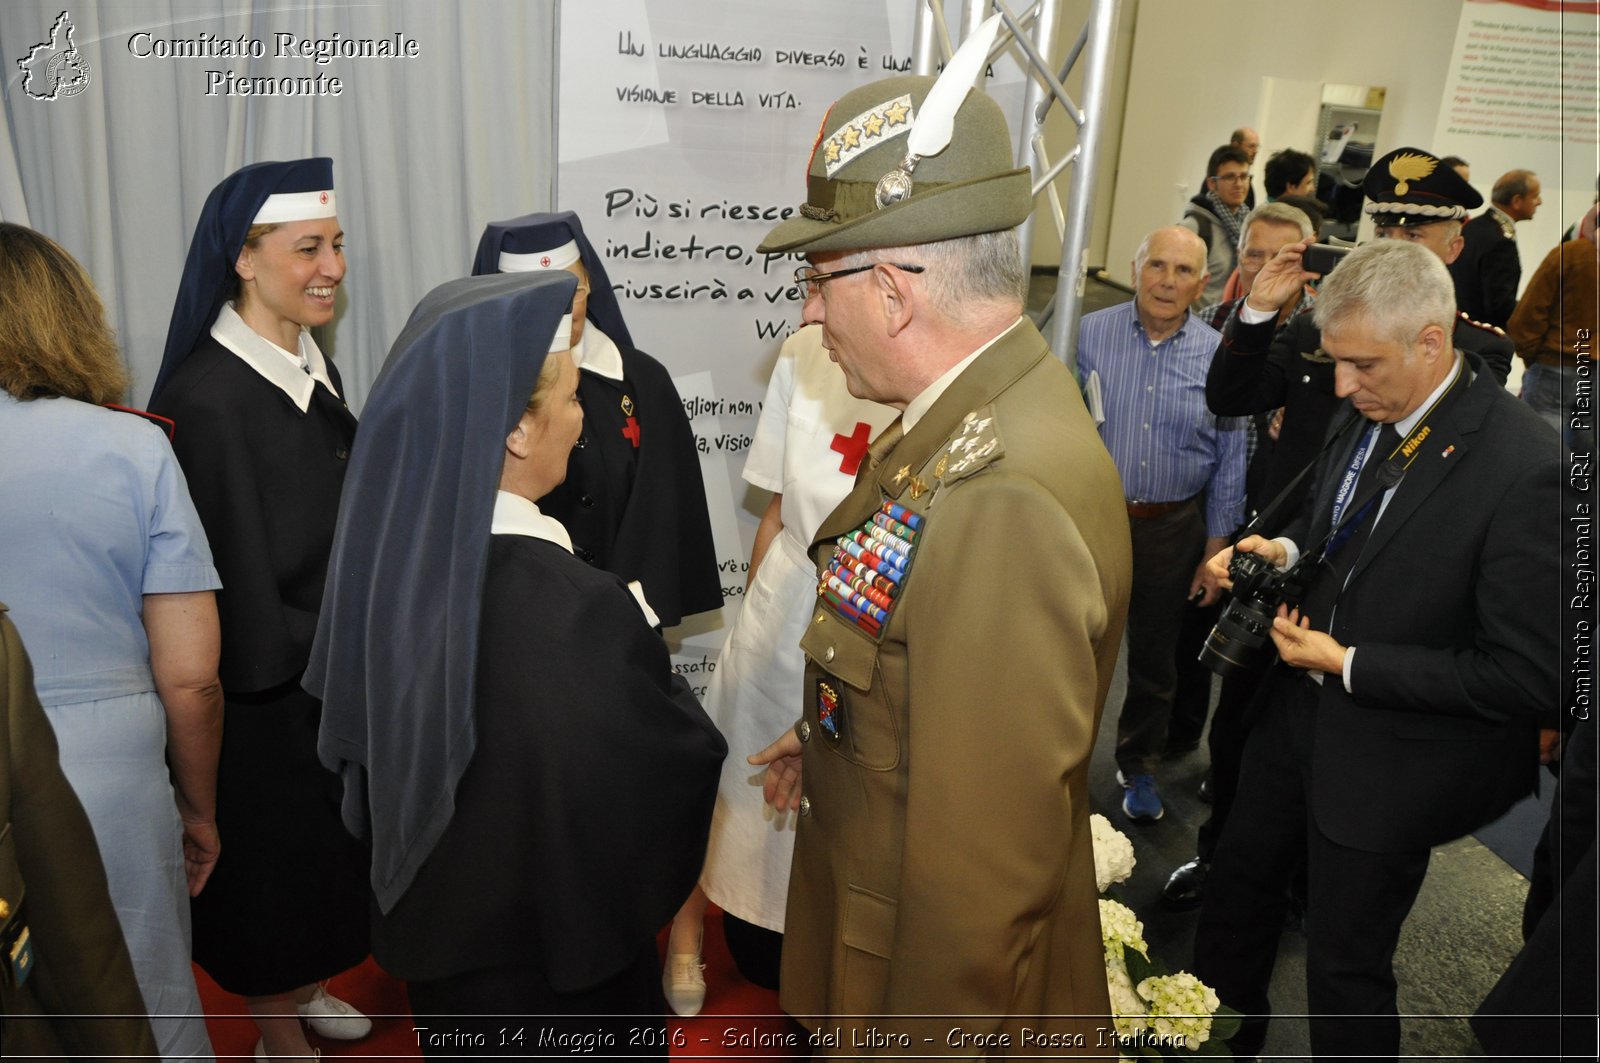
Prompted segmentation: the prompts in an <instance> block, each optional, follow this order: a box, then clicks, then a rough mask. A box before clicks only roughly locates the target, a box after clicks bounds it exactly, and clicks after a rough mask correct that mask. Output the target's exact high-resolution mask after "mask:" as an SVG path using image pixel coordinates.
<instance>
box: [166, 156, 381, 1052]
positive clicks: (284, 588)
mask: <svg viewBox="0 0 1600 1063" xmlns="http://www.w3.org/2000/svg"><path fill="white" fill-rule="evenodd" d="M335 208H336V204H335V200H334V191H333V161H332V160H331V159H327V158H314V159H299V160H295V161H291V162H260V163H255V164H253V165H250V166H246V167H244V168H243V169H241V170H238V171H236V172H235V173H233V174H231V175H229V176H228V177H227V178H225V179H224V180H223V181H222V183H221V184H219V185H217V187H216V188H214V189H213V190H212V191H211V194H210V196H208V197H207V199H206V202H205V207H204V208H203V209H202V211H201V214H200V219H199V221H198V222H197V223H196V225H195V231H194V238H193V240H192V241H191V243H190V245H189V254H188V258H187V260H186V262H185V263H184V270H183V279H182V281H181V283H180V284H179V287H178V296H177V300H176V302H175V305H174V306H173V311H172V321H171V324H170V326H169V327H168V331H167V344H166V350H165V353H164V355H163V357H162V362H161V370H160V373H159V374H158V375H157V377H156V383H155V389H154V391H153V392H152V393H151V397H150V409H151V410H152V411H154V412H156V413H159V414H161V415H162V416H164V417H167V418H170V419H171V421H172V422H173V430H172V449H173V451H174V452H175V453H176V454H177V457H178V463H179V464H180V465H181V466H182V468H183V473H184V476H185V477H186V478H187V480H188V484H189V492H190V494H191V495H192V497H193V498H194V504H195V509H196V510H197V511H198V512H199V514H200V521H201V523H202V524H203V525H204V526H205V531H206V538H207V539H208V540H209V541H210V543H211V550H212V553H213V555H214V556H215V559H216V567H217V572H218V574H219V575H220V576H221V578H222V589H221V590H220V591H219V592H218V593H217V609H218V612H219V614H220V621H221V634H222V653H221V660H220V666H219V669H218V672H219V678H220V679H221V681H222V689H223V694H224V698H225V705H224V710H223V712H224V718H223V735H222V754H221V762H220V766H219V769H218V773H217V825H218V829H219V830H220V831H221V832H222V835H223V836H224V837H225V838H226V839H227V845H226V846H225V847H224V848H223V851H222V855H221V857H220V858H219V859H218V861H217V866H216V870H215V871H214V872H213V874H212V876H211V880H210V882H209V883H208V884H207V886H206V889H205V891H204V892H203V893H201V894H200V895H199V896H198V897H196V898H195V899H194V901H193V903H192V905H191V908H192V914H193V920H194V956H195V960H196V962H198V963H199V964H200V966H201V967H203V968H205V970H206V972H207V973H209V974H210V975H211V977H212V978H214V979H215V980H216V982H217V983H218V984H219V985H221V986H222V988H224V989H226V990H228V991H229V992H232V993H238V994H240V995H241V996H243V997H245V1000H246V1004H247V1006H248V1007H249V1009H250V1012H251V1015H252V1016H253V1017H254V1019H255V1021H256V1025H257V1026H258V1027H259V1028H260V1030H261V1038H262V1039H261V1042H260V1043H259V1044H258V1045H257V1046H256V1056H257V1058H275V1059H284V1058H292V1057H300V1056H307V1055H310V1054H311V1048H310V1045H309V1043H308V1042H307V1040H306V1033H305V1029H304V1028H303V1026H302V1024H303V1023H304V1024H305V1025H307V1026H309V1027H310V1029H311V1030H312V1031H313V1032H315V1033H317V1034H318V1035H320V1036H322V1037H330V1038H335V1039H353V1038H359V1037H363V1036H365V1035H366V1034H367V1033H368V1032H369V1031H370V1030H371V1028H372V1023H371V1022H370V1021H369V1020H368V1019H367V1018H366V1016H364V1015H362V1014H361V1013H360V1012H358V1011H356V1010H355V1009H354V1008H352V1007H351V1006H350V1005H349V1004H347V1003H345V1002H344V1001H342V1000H340V999H338V998H337V997H335V996H333V995H332V994H330V993H328V992H327V991H326V989H325V988H324V987H323V985H322V984H321V983H323V982H324V981H325V980H326V979H328V978H329V977H331V976H333V975H335V974H338V973H339V972H341V971H344V970H346V969H348V968H350V967H353V966H355V965H356V964H359V963H360V962H362V960H363V959H365V958H366V955H367V898H366V889H365V879H366V866H367V862H366V852H365V850H364V849H363V847H362V846H361V845H360V843H358V842H357V841H356V840H355V839H354V838H352V837H350V835H349V834H348V833H347V832H346V831H345V830H344V828H343V825H342V823H341V822H340V819H339V781H338V779H337V778H336V777H335V776H334V775H333V774H332V773H330V772H328V771H327V770H326V769H324V768H323V767H322V765H321V763H320V762H319V761H318V760H317V755H316V740H317V725H318V723H319V720H320V717H321V711H322V709H321V706H320V705H319V704H318V703H317V701H316V699H315V698H313V697H311V696H310V695H308V694H307V693H306V692H305V691H304V690H303V689H302V688H301V686H300V676H301V673H302V672H303V671H304V669H305V664H306V657H307V655H308V654H309V653H310V650H311V637H312V635H313V634H314V633H315V630H316V623H317V612H318V610H319V608H320V607H321V602H322V587H323V582H324V577H325V575H326V570H327V562H328V550H329V548H330V547H331V545H332V543H333V527H334V521H335V520H336V519H337V516H338V506H339V492H340V489H341V487H342V485H343V483H344V477H345V469H346V465H347V462H348V458H349V456H350V445H351V442H352V440H353V439H354V438H355V431H356V420H355V417H354V416H353V415H352V414H351V412H350V410H349V408H348V407H347V406H346V404H345V400H344V390H343V385H342V383H341V382H340V379H339V371H338V370H337V369H336V368H335V367H334V364H333V363H332V362H331V361H330V360H329V359H327V358H326V357H324V356H323V354H322V351H321V349H320V348H319V347H318V345H317V341H316V339H315V337H314V336H313V334H312V332H311V330H312V329H313V328H317V327H320V326H325V325H328V324H329V323H330V322H331V321H332V320H333V317H334V311H335V305H336V298H337V295H338V290H339V287H340V285H341V283H342V282H343V280H344V275H345V263H344V231H343V229H342V228H341V227H340V225H339V218H338V215H337V213H336V210H335Z"/></svg>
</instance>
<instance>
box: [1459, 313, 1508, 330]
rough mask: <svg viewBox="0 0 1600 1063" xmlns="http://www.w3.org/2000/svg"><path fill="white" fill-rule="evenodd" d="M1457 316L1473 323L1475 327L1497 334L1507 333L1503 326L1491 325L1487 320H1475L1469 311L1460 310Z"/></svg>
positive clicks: (1468, 322)
mask: <svg viewBox="0 0 1600 1063" xmlns="http://www.w3.org/2000/svg"><path fill="white" fill-rule="evenodd" d="M1456 317H1458V318H1460V319H1461V320H1462V321H1465V322H1466V323H1467V324H1469V325H1471V326H1472V327H1473V328H1481V329H1483V331H1485V332H1492V333H1494V334H1495V335H1496V336H1504V335H1505V334H1506V330H1505V329H1503V328H1501V327H1500V326H1499V325H1491V324H1489V323H1488V322H1487V321H1474V320H1472V318H1470V317H1468V316H1467V312H1466V311H1465V310H1461V311H1458V312H1457V313H1456Z"/></svg>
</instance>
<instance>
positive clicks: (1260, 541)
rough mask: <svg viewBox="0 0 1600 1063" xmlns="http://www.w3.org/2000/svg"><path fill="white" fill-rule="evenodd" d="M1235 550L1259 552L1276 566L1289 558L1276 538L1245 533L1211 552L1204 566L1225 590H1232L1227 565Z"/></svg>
mask: <svg viewBox="0 0 1600 1063" xmlns="http://www.w3.org/2000/svg"><path fill="white" fill-rule="evenodd" d="M1235 550H1237V551H1239V553H1241V554H1259V555H1260V556H1262V557H1264V558H1266V559H1267V560H1268V561H1270V562H1272V564H1273V566H1274V567H1276V568H1282V567H1283V566H1284V565H1285V564H1287V563H1288V560H1289V551H1287V550H1285V549H1284V546H1283V544H1282V543H1280V542H1278V541H1277V540H1275V539H1264V538H1262V537H1261V536H1259V535H1246V536H1245V537H1244V538H1243V539H1240V540H1239V541H1238V543H1237V544H1235V545H1233V546H1230V547H1228V548H1227V549H1225V550H1220V551H1218V552H1217V553H1215V554H1213V555H1212V557H1211V560H1209V561H1207V562H1206V568H1207V569H1208V570H1210V573H1211V575H1212V576H1213V577H1214V578H1215V579H1216V581H1217V586H1218V587H1219V588H1221V589H1222V590H1225V591H1231V590H1233V576H1232V575H1231V574H1230V573H1229V572H1228V565H1229V563H1230V562H1232V561H1233V552H1234V551H1235Z"/></svg>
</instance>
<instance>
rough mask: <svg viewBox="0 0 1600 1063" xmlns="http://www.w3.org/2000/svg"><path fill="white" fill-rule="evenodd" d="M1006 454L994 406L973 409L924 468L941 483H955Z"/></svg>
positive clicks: (934, 479)
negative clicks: (928, 465)
mask: <svg viewBox="0 0 1600 1063" xmlns="http://www.w3.org/2000/svg"><path fill="white" fill-rule="evenodd" d="M1004 455H1005V444H1004V443H1003V442H1002V441H1001V439H1000V426H999V425H998V424H996V423H995V412H994V407H993V406H985V407H984V408H983V409H981V410H973V411H972V412H970V413H968V414H967V415H966V416H965V417H964V418H962V419H961V424H959V425H958V426H956V430H955V432H953V433H952V434H951V436H950V438H949V439H947V440H945V443H944V446H942V447H940V448H939V449H938V450H936V451H934V458H933V459H932V463H931V467H930V468H926V469H924V470H923V472H924V473H925V474H926V475H927V476H929V477H931V478H932V480H933V482H934V483H935V484H936V485H938V486H944V485H946V484H952V483H955V482H956V481H957V480H960V479H962V478H963V477H967V476H971V475H972V474H973V473H975V472H977V471H978V470H979V469H982V468H984V467H985V466H987V465H989V464H990V463H991V462H993V461H995V460H997V459H998V458H1000V457H1002V456H1004Z"/></svg>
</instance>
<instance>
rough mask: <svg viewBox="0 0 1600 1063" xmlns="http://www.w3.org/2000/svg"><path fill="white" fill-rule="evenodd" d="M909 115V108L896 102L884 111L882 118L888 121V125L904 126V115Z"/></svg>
mask: <svg viewBox="0 0 1600 1063" xmlns="http://www.w3.org/2000/svg"><path fill="white" fill-rule="evenodd" d="M910 113H911V108H909V107H907V106H906V105H905V104H903V103H901V102H900V101H899V100H896V101H895V102H894V105H893V106H891V107H887V108H885V109H884V112H883V116H884V117H885V118H887V119H888V120H889V124H890V125H904V124H905V121H906V115H908V114H910Z"/></svg>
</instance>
